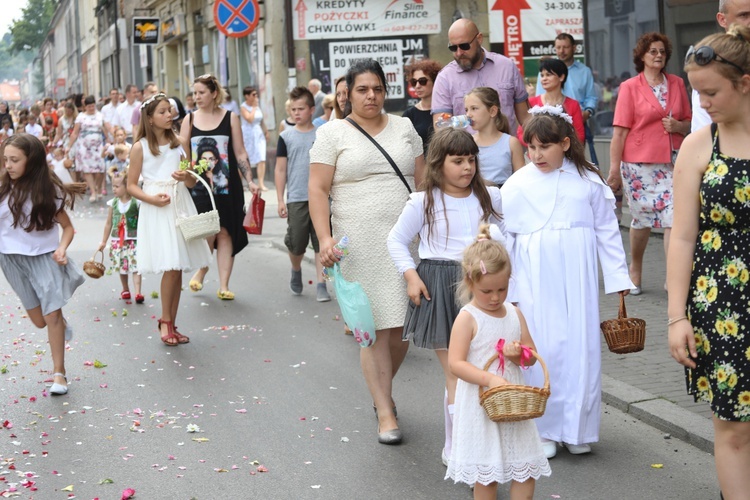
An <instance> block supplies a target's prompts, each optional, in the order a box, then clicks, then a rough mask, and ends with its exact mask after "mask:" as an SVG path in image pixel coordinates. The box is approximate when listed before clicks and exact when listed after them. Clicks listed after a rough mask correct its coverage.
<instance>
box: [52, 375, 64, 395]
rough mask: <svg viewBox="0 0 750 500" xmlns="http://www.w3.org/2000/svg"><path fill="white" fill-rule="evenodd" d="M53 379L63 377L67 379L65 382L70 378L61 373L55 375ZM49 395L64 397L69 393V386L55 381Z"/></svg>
mask: <svg viewBox="0 0 750 500" xmlns="http://www.w3.org/2000/svg"><path fill="white" fill-rule="evenodd" d="M52 377H53V378H54V377H62V378H64V379H65V382H67V381H68V378H67V377H66V376H65V374H64V373H59V372H58V373H53V374H52ZM49 393H50V394H53V395H55V396H63V395H65V394H67V393H68V386H67V385H62V384H58V383H57V382H54V381H53V382H52V387H50V388H49Z"/></svg>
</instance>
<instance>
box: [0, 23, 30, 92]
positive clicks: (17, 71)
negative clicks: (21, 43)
mask: <svg viewBox="0 0 750 500" xmlns="http://www.w3.org/2000/svg"><path fill="white" fill-rule="evenodd" d="M11 41H12V38H11V36H10V33H6V34H5V36H4V37H3V38H2V40H0V61H2V62H3V63H2V64H0V82H1V81H3V80H20V79H21V78H22V77H23V72H24V71H25V70H26V68H27V67H28V65H29V63H30V62H31V61H32V60H33V59H34V53H33V52H31V51H30V50H26V51H23V52H21V53H18V54H11V51H10V46H11Z"/></svg>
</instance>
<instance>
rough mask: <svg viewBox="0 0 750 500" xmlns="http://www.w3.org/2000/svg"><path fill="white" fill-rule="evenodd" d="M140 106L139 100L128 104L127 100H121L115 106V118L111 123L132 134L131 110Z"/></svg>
mask: <svg viewBox="0 0 750 500" xmlns="http://www.w3.org/2000/svg"><path fill="white" fill-rule="evenodd" d="M140 106H141V101H133V104H132V105H131V104H128V101H125V102H123V103H122V104H120V105H119V106H117V111H116V112H115V118H114V119H113V120H114V121H113V122H112V125H117V126H118V127H121V128H122V129H123V130H125V133H126V134H128V135H133V123H132V121H131V120H132V119H133V112H134V111H135V110H136V109H138V108H139V107H140Z"/></svg>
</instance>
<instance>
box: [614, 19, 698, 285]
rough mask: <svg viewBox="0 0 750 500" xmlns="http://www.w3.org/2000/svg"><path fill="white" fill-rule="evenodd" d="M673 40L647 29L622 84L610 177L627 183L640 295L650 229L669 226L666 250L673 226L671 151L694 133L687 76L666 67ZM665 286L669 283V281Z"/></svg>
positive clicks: (633, 268) (633, 263)
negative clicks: (684, 78) (631, 71)
mask: <svg viewBox="0 0 750 500" xmlns="http://www.w3.org/2000/svg"><path fill="white" fill-rule="evenodd" d="M671 55H672V44H671V43H670V42H669V39H668V38H667V37H666V36H665V35H663V34H661V33H656V32H652V33H646V34H644V35H643V36H641V38H639V39H638V42H637V43H636V46H635V48H634V49H633V62H634V63H635V69H636V71H637V72H638V75H636V76H634V77H633V78H630V79H629V80H626V81H624V82H622V84H621V85H620V91H619V96H618V98H617V107H616V108H615V117H614V122H613V123H614V133H613V136H612V144H611V146H610V150H609V154H610V162H611V164H610V169H609V177H608V179H607V182H608V183H609V185H610V187H611V188H612V190H613V191H617V190H618V189H620V187H622V188H623V190H624V192H625V195H626V196H627V199H628V206H629V207H630V213H631V215H632V217H633V220H632V222H631V223H630V255H631V261H630V279H631V280H632V281H633V284H634V285H635V288H634V289H633V290H631V292H630V293H632V294H633V295H640V293H641V287H642V282H641V273H642V269H643V254H644V252H645V251H646V245H647V244H648V238H649V235H650V234H651V228H663V229H664V252H665V253H666V252H667V251H668V249H669V236H670V230H671V227H672V214H673V209H672V171H673V168H674V166H673V164H672V151H677V150H678V149H679V147H680V145H681V144H682V139H683V138H684V136H685V135H687V134H688V133H689V132H690V118H691V116H692V113H691V111H690V102H689V100H688V95H687V91H686V90H685V84H684V83H683V81H682V78H680V77H678V76H675V75H669V74H667V72H666V71H665V68H666V66H667V63H668V62H669V57H670V56H671ZM665 289H666V285H665Z"/></svg>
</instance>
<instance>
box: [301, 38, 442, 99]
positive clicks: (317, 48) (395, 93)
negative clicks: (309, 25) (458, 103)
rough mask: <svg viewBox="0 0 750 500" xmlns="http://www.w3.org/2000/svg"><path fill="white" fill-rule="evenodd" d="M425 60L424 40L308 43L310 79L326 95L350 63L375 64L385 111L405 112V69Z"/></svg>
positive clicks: (406, 95) (373, 39) (426, 54)
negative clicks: (385, 87)
mask: <svg viewBox="0 0 750 500" xmlns="http://www.w3.org/2000/svg"><path fill="white" fill-rule="evenodd" d="M428 56H429V54H428V47H427V37H426V36H414V37H394V38H371V39H361V40H351V39H347V40H325V41H322V40H321V41H311V42H310V58H311V65H312V76H313V78H317V79H319V80H320V81H321V83H322V84H323V89H322V90H323V92H326V93H330V92H333V89H332V87H333V83H334V82H335V81H336V79H337V78H339V77H340V76H344V75H345V74H346V71H347V70H348V69H349V67H350V66H351V65H352V63H354V62H356V61H357V60H359V59H375V60H376V61H378V62H379V63H380V65H381V66H382V67H383V72H385V79H386V83H387V84H388V87H389V90H388V98H387V99H386V101H385V108H386V109H387V110H403V109H406V105H407V99H408V97H409V95H408V93H407V83H406V76H405V74H404V67H405V66H406V65H407V64H409V63H410V62H412V61H415V60H421V59H424V58H427V57H428Z"/></svg>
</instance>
